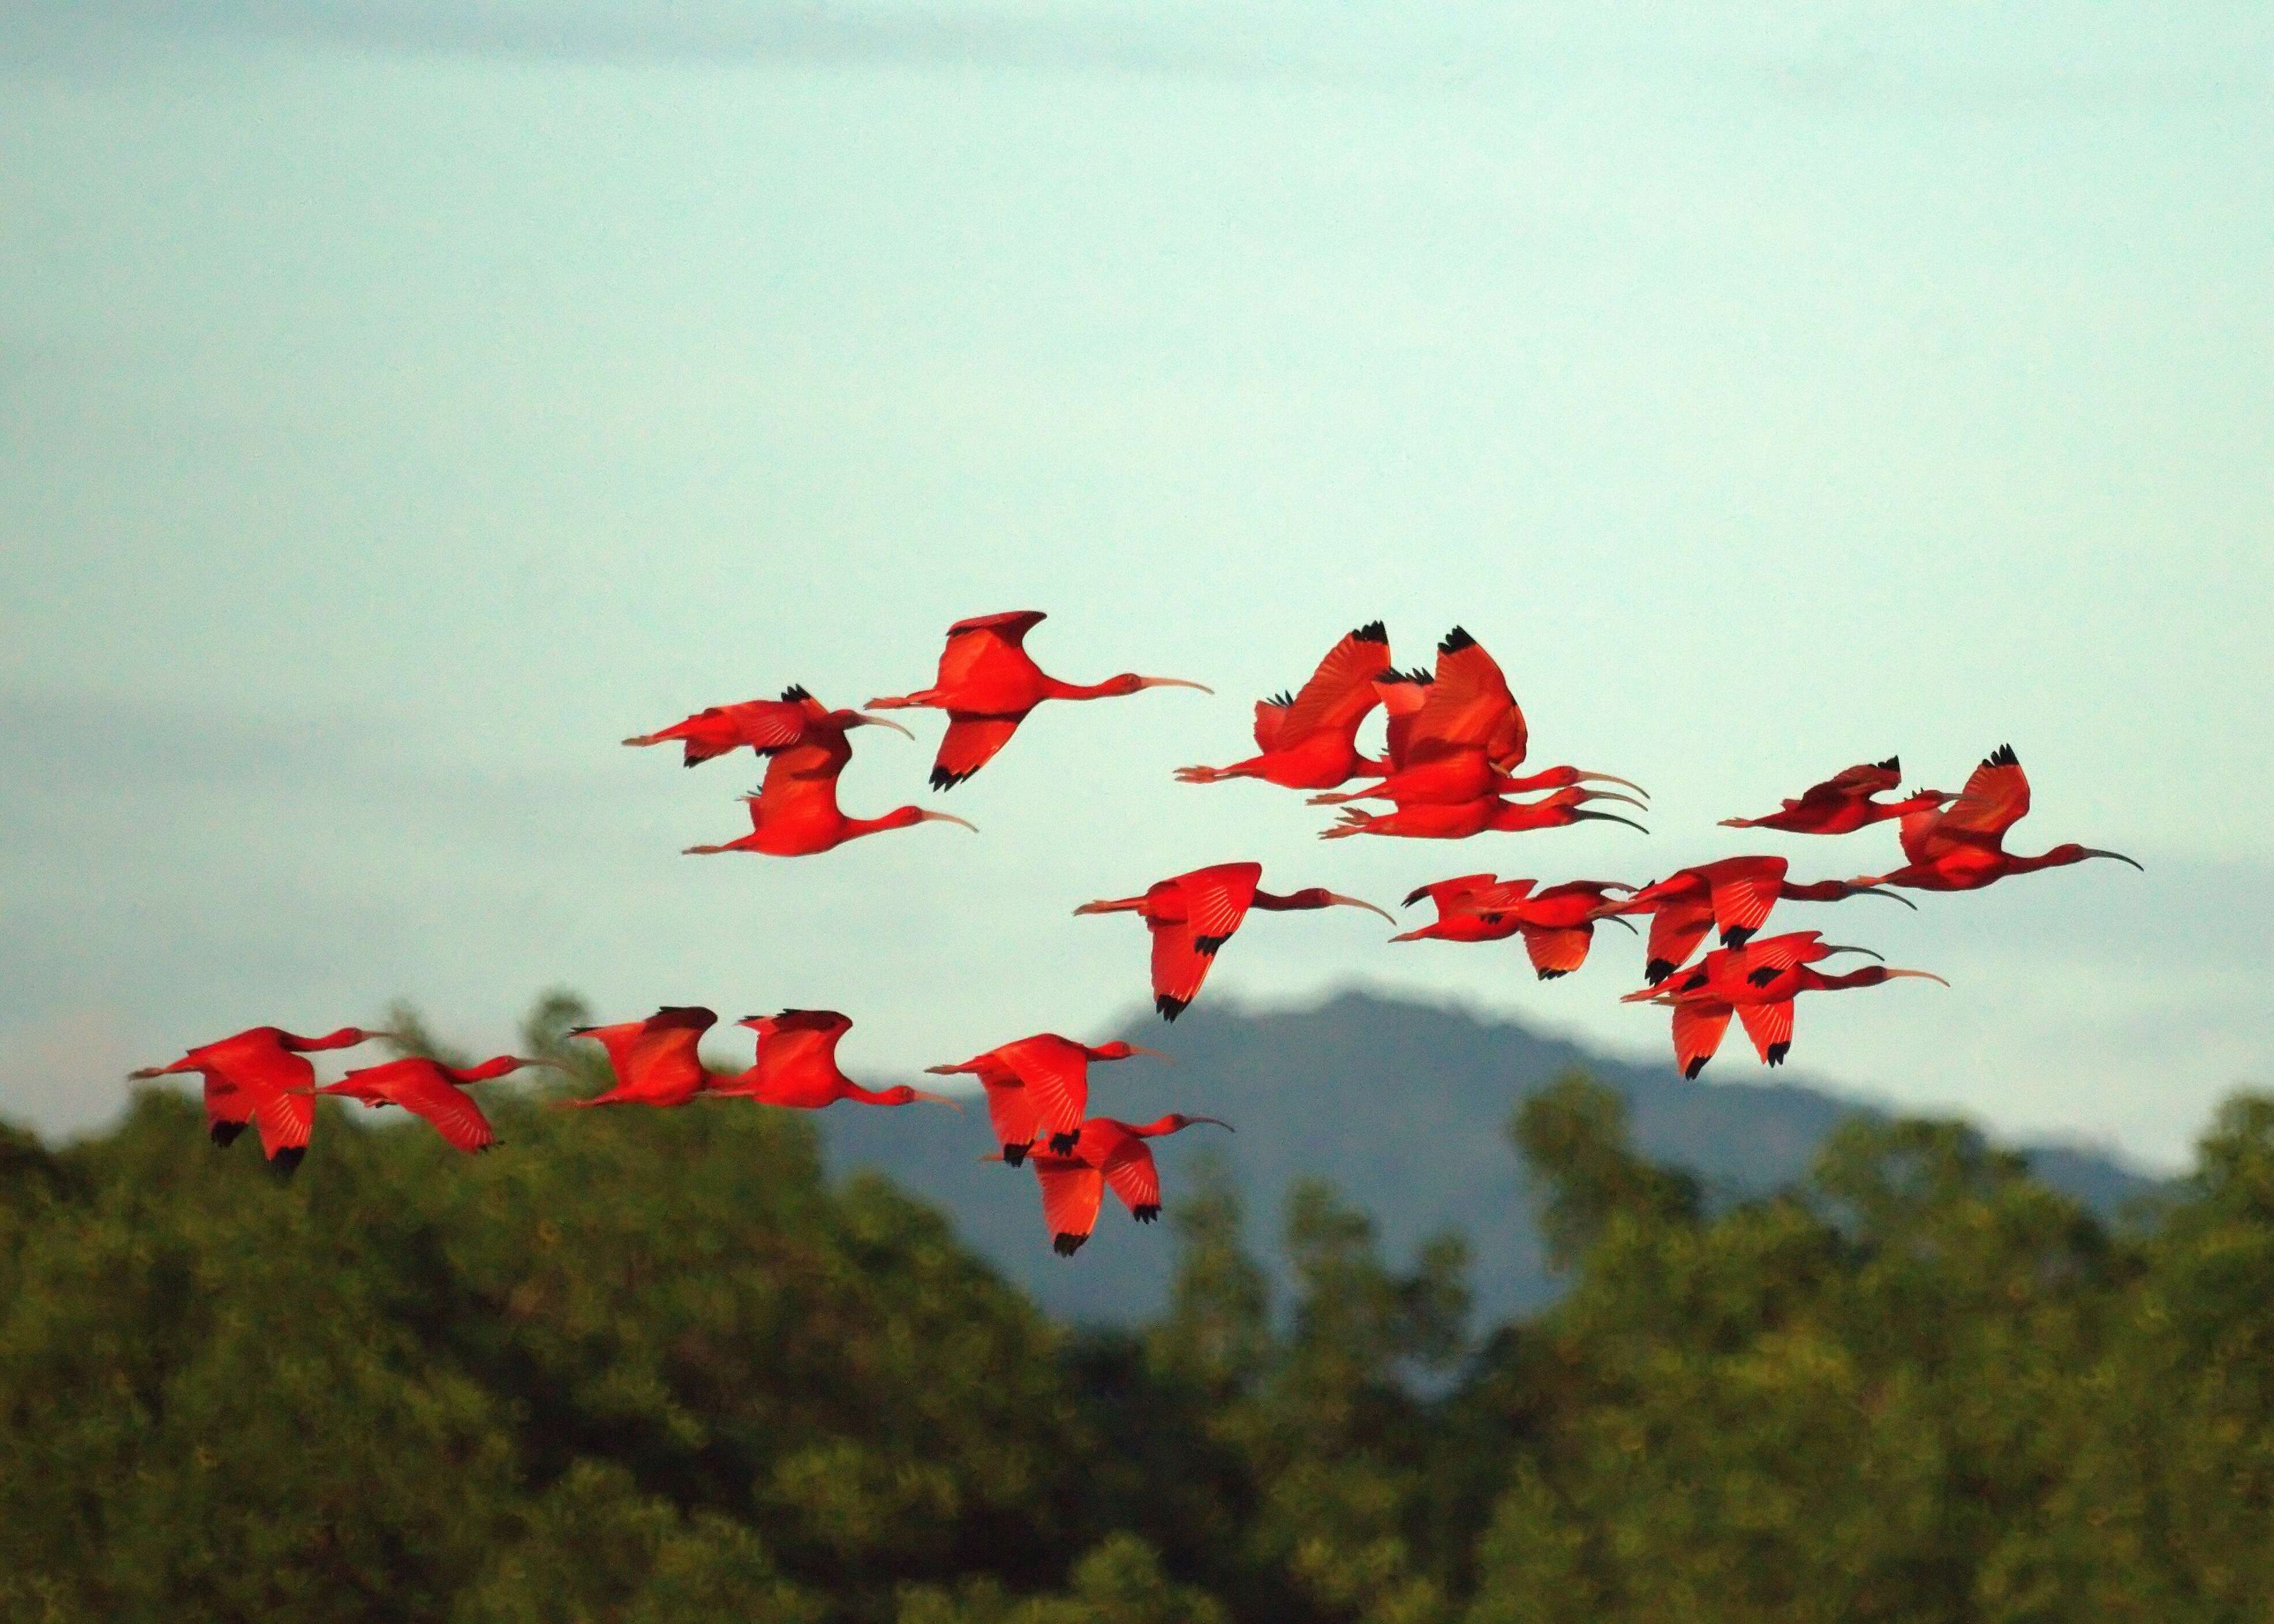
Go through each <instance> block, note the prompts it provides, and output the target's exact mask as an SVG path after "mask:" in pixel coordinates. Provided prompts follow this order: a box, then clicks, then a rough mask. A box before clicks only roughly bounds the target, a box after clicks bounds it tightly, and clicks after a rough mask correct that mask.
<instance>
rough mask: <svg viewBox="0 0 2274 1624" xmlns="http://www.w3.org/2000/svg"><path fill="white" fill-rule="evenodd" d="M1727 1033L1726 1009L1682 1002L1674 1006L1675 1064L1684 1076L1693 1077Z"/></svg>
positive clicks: (1696, 1002)
mask: <svg viewBox="0 0 2274 1624" xmlns="http://www.w3.org/2000/svg"><path fill="white" fill-rule="evenodd" d="M1728 1030H1729V1006H1728V1005H1727V1004H1720V1003H1711V1002H1698V1001H1690V1000H1684V1001H1682V1002H1680V1003H1677V1004H1675V1006H1674V1063H1675V1065H1676V1066H1678V1067H1680V1068H1681V1069H1682V1075H1683V1076H1685V1077H1695V1076H1697V1075H1698V1073H1699V1072H1701V1071H1703V1070H1704V1069H1706V1061H1709V1060H1712V1059H1713V1051H1714V1050H1716V1049H1718V1048H1720V1047H1721V1034H1722V1033H1723V1032H1725V1031H1728Z"/></svg>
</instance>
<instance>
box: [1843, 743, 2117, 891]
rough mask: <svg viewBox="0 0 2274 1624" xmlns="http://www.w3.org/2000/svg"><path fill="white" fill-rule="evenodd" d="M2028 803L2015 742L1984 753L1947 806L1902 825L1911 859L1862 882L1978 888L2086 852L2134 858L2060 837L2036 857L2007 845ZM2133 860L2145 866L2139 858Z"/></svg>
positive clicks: (2057, 865) (2078, 857)
mask: <svg viewBox="0 0 2274 1624" xmlns="http://www.w3.org/2000/svg"><path fill="white" fill-rule="evenodd" d="M2028 812H2029V776H2028V774H2025V773H2023V772H2022V762H2021V759H2020V758H2019V757H2018V756H2016V755H2014V747H2013V746H2012V745H2011V744H2000V745H1999V747H1998V748H1997V749H1996V750H1994V751H1992V752H1990V754H1989V755H1987V756H1985V757H1984V758H1983V760H1982V765H1981V766H1979V767H1976V768H1975V769H1974V773H1973V776H1971V777H1969V779H1968V780H1967V781H1966V788H1965V789H1964V790H1963V791H1962V792H1961V793H1960V795H1959V797H1958V798H1957V799H1956V800H1955V801H1954V802H1952V803H1951V804H1950V805H1948V806H1947V807H1945V808H1943V809H1942V810H1940V811H1936V810H1935V809H1933V808H1931V807H1929V808H1925V809H1923V810H1921V811H1917V812H1912V813H1910V814H1909V816H1908V817H1906V818H1905V819H1904V820H1903V821H1902V825H1901V828H1902V843H1903V856H1904V857H1908V858H1909V859H1910V860H1909V862H1908V863H1906V864H1905V865H1903V866H1902V867H1901V868H1899V869H1896V870H1894V872H1890V873H1885V874H1874V875H1871V876H1868V877H1866V878H1864V879H1861V880H1856V884H1857V885H1859V886H1879V885H1890V886H1908V887H1909V888H1911V889H1913V890H1915V891H1978V890H1980V889H1981V888H1983V887H1984V886H1986V885H1989V884H1991V883H1992V881H1995V880H2003V879H2005V878H2006V877H2007V875H2009V874H2028V873H2034V872H2036V871H2037V870H2038V869H2041V868H2062V867H2066V866H2067V865H2069V864H2071V863H2082V862H2083V861H2084V860H2085V859H2086V858H2087V857H2113V858H2115V859H2116V860H2117V861H2118V862H2119V863H2132V859H2131V858H2130V857H2126V856H2125V855H2124V854H2123V853H2122V852H2120V851H2102V850H2098V849H2097V848H2095V847H2092V846H2079V845H2074V844H2070V845H2060V846H2055V847H2054V848H2053V849H2052V850H2051V851H2048V852H2045V853H2044V854H2043V855H2041V856H2038V857H2016V856H2014V854H2013V853H2012V852H2009V851H2007V850H2006V849H2005V840H2006V831H2007V830H2008V829H2010V828H2012V827H2014V824H2016V823H2018V822H2020V821H2021V820H2022V817H2023V816H2025V815H2026V814H2027V813H2028ZM2132 866H2133V867H2135V868H2138V867H2139V866H2140V865H2138V864H2137V863H2132Z"/></svg>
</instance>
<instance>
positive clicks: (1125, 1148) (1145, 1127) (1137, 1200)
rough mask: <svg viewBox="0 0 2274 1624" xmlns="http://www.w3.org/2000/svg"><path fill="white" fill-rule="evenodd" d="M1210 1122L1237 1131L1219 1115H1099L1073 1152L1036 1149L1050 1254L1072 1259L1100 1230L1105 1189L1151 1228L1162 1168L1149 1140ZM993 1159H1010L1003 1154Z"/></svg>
mask: <svg viewBox="0 0 2274 1624" xmlns="http://www.w3.org/2000/svg"><path fill="white" fill-rule="evenodd" d="M1200 1122H1207V1123H1209V1124H1210V1125H1212V1126H1214V1127H1217V1128H1221V1129H1224V1131H1225V1132H1226V1133H1229V1132H1231V1123H1230V1122H1219V1121H1218V1120H1217V1119H1216V1118H1215V1117H1213V1116H1186V1114H1184V1113H1183V1112H1181V1111H1171V1113H1169V1114H1168V1115H1166V1116H1163V1117H1161V1118H1158V1119H1157V1120H1156V1121H1153V1122H1143V1123H1138V1122H1119V1121H1117V1120H1116V1119H1114V1118H1112V1117H1110V1116H1093V1117H1091V1118H1090V1119H1089V1120H1088V1122H1084V1123H1082V1124H1081V1129H1079V1130H1078V1131H1077V1132H1076V1133H1075V1135H1074V1139H1073V1146H1072V1148H1071V1149H1069V1150H1067V1151H1065V1152H1063V1153H1061V1152H1057V1151H1047V1150H1046V1151H1036V1152H1035V1153H1034V1155H1033V1156H1032V1157H1030V1158H1029V1162H1030V1163H1031V1165H1032V1166H1033V1167H1034V1169H1035V1179H1036V1180H1037V1181H1038V1182H1040V1183H1041V1184H1042V1187H1043V1224H1044V1225H1045V1226H1046V1227H1048V1228H1049V1230H1050V1250H1053V1251H1055V1252H1056V1253H1058V1256H1059V1257H1061V1258H1071V1257H1073V1255H1074V1254H1075V1253H1076V1252H1078V1251H1080V1250H1081V1243H1083V1242H1084V1241H1087V1240H1088V1239H1089V1234H1090V1231H1091V1230H1093V1229H1095V1228H1096V1227H1097V1209H1098V1206H1099V1205H1100V1204H1101V1203H1102V1202H1103V1199H1104V1196H1105V1187H1106V1186H1107V1185H1108V1184H1111V1186H1113V1193H1114V1194H1115V1195H1117V1196H1118V1197H1121V1204H1122V1205H1124V1206H1126V1207H1127V1208H1128V1209H1129V1216H1130V1217H1132V1218H1133V1219H1135V1220H1137V1221H1138V1222H1139V1223H1141V1224H1149V1223H1151V1222H1152V1221H1153V1220H1155V1219H1156V1218H1158V1217H1160V1216H1161V1170H1160V1168H1159V1167H1156V1166H1155V1165H1154V1162H1153V1151H1152V1147H1151V1146H1150V1145H1148V1144H1146V1143H1145V1141H1146V1140H1148V1139H1155V1138H1158V1137H1161V1136H1162V1135H1163V1134H1171V1133H1178V1132H1181V1131H1183V1130H1184V1129H1187V1128H1190V1127H1193V1125H1194V1124H1196V1123H1200ZM983 1159H984V1160H988V1161H998V1160H1008V1159H1009V1158H1008V1157H1007V1156H1005V1155H1002V1154H999V1153H998V1154H996V1155H990V1156H988V1157H985V1158H983Z"/></svg>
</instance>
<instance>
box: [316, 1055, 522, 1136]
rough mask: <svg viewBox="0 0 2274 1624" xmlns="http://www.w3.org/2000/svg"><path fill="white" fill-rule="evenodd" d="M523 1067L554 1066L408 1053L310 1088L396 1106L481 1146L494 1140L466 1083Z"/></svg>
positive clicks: (514, 1059)
mask: <svg viewBox="0 0 2274 1624" xmlns="http://www.w3.org/2000/svg"><path fill="white" fill-rule="evenodd" d="M523 1066H547V1067H555V1069H557V1065H556V1062H554V1061H549V1060H528V1059H524V1058H523V1056H521V1055H518V1054H501V1055H498V1056H497V1057H496V1058H495V1059H493V1060H486V1061H483V1062H482V1063H481V1064H480V1065H478V1066H446V1065H444V1064H442V1063H441V1062H440V1061H433V1060H427V1059H425V1058H424V1057H423V1056H418V1055H411V1056H409V1057H407V1058H405V1059H403V1060H391V1061H388V1062H387V1063H386V1064H385V1065H382V1066H365V1067H362V1068H360V1069H357V1070H354V1071H350V1072H349V1073H348V1074H347V1076H343V1077H342V1078H341V1079H340V1080H339V1081H338V1082H336V1083H327V1084H324V1086H323V1087H321V1088H320V1089H318V1090H316V1092H317V1093H319V1094H332V1095H336V1096H338V1097H340V1098H342V1099H356V1100H360V1101H362V1102H363V1104H365V1105H366V1106H371V1107H382V1106H401V1107H403V1109H404V1110H406V1111H409V1112H410V1114H412V1115H413V1116H419V1117H424V1118H425V1120H426V1121H428V1122H432V1123H433V1125H434V1130H435V1131H436V1132H437V1133H439V1134H440V1135H441V1136H442V1137H444V1138H445V1139H448V1141H449V1142H450V1143H451V1144H454V1145H456V1146H457V1147H458V1149H460V1150H462V1151H467V1152H475V1151H486V1150H488V1149H490V1148H491V1147H492V1146H493V1145H495V1144H497V1143H498V1137H497V1135H496V1134H495V1133H494V1132H493V1131H492V1130H491V1128H490V1122H489V1118H487V1117H486V1116H484V1115H483V1114H482V1113H481V1107H478V1106H477V1105H475V1104H474V1102H473V1100H472V1099H471V1098H470V1097H469V1096H468V1095H467V1093H466V1086H467V1084H471V1083H486V1082H488V1081H489V1080H490V1079H491V1078H493V1077H501V1076H507V1075H508V1073H511V1072H516V1071H518V1070H520V1069H522V1068H523Z"/></svg>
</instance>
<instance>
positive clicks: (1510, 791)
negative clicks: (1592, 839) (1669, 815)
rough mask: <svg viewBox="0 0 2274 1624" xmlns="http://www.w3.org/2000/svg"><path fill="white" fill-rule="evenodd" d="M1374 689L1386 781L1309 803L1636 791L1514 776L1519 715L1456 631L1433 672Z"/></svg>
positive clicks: (1554, 774)
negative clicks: (1383, 727) (1385, 733)
mask: <svg viewBox="0 0 2274 1624" xmlns="http://www.w3.org/2000/svg"><path fill="white" fill-rule="evenodd" d="M1376 692H1377V695H1378V696H1379V697H1380V698H1381V699H1382V702H1383V704H1384V706H1386V707H1387V708H1388V709H1389V713H1390V728H1389V747H1388V751H1387V753H1386V756H1385V759H1384V765H1385V766H1386V767H1387V768H1388V769H1389V770H1388V774H1387V776H1385V777H1383V778H1382V780H1381V781H1380V782H1376V783H1374V784H1371V785H1368V786H1366V787H1364V788H1361V789H1353V790H1350V791H1348V792H1346V793H1344V794H1341V795H1316V796H1313V797H1311V804H1313V805H1314V806H1333V805H1339V804H1343V803H1344V802H1347V801H1359V800H1370V799H1384V800H1390V801H1395V802H1397V804H1398V805H1400V806H1413V805H1424V804H1427V805H1448V804H1460V803H1465V802H1470V801H1475V800H1479V799H1481V798H1482V797H1486V796H1492V795H1524V794H1529V793H1531V792H1532V791H1533V790H1538V789H1568V788H1570V787H1571V786H1572V785H1575V784H1577V783H1581V782H1590V781H1601V782H1608V783H1617V784H1625V785H1626V787H1627V788H1628V789H1635V790H1638V791H1639V790H1640V789H1641V786H1640V785H1638V784H1633V783H1629V782H1627V781H1626V780H1625V779H1623V778H1616V777H1614V776H1613V775H1612V774H1608V773H1598V772H1593V771H1590V770H1587V769H1584V768H1580V767H1549V768H1547V769H1546V770H1545V771H1543V772H1538V773H1533V774H1528V775H1526V776H1524V777H1517V776H1514V771H1515V768H1516V767H1517V766H1518V765H1520V764H1521V763H1522V762H1523V760H1524V758H1525V751H1526V750H1527V748H1528V747H1529V742H1530V735H1529V733H1528V732H1527V730H1526V729H1525V721H1524V712H1523V710H1522V709H1521V708H1520V707H1519V706H1517V702H1516V699H1515V696H1514V695H1512V694H1511V693H1510V691H1509V687H1508V678H1507V677H1506V676H1504V675H1503V674H1502V671H1501V668H1500V665H1499V663H1498V662H1497V661H1495V660H1494V659H1493V657H1492V656H1491V655H1490V654H1489V653H1486V652H1485V650H1484V647H1483V646H1481V645H1480V644H1479V643H1478V642H1477V640H1476V639H1475V638H1472V637H1471V636H1470V635H1469V634H1468V632H1467V631H1465V630H1463V629H1462V628H1461V627H1459V626H1456V627H1454V628H1453V629H1452V630H1451V631H1449V632H1447V633H1446V634H1445V636H1444V638H1443V640H1442V641H1441V642H1440V643H1439V644H1438V645H1437V668H1436V670H1435V672H1434V674H1427V673H1423V672H1419V671H1412V672H1397V671H1390V672H1385V673H1384V674H1383V676H1382V680H1381V681H1379V682H1378V683H1377V684H1376ZM1638 804H1639V803H1638Z"/></svg>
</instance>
